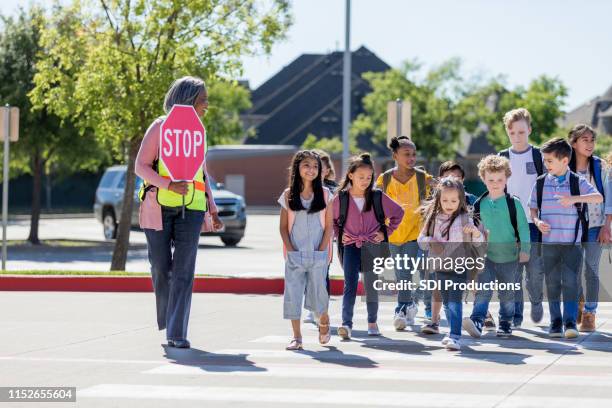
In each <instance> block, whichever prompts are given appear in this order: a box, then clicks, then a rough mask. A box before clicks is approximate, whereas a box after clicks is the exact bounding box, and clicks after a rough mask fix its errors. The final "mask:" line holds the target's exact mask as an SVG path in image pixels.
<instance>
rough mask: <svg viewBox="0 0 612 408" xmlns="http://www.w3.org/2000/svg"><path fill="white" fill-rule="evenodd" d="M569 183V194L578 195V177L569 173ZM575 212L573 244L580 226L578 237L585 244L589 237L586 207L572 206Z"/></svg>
mask: <svg viewBox="0 0 612 408" xmlns="http://www.w3.org/2000/svg"><path fill="white" fill-rule="evenodd" d="M569 183H570V194H571V195H572V196H579V195H580V176H578V175H577V174H576V173H574V172H573V171H570V172H569ZM574 206H575V207H576V212H578V219H577V220H576V227H575V228H574V242H576V239H578V230H579V229H580V226H582V236H581V237H580V241H581V242H586V241H587V240H588V236H589V221H588V220H587V216H586V214H587V212H586V209H587V206H586V205H585V204H583V203H576V204H574Z"/></svg>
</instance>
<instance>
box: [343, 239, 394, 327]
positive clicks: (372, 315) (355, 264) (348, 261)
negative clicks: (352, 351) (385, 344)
mask: <svg viewBox="0 0 612 408" xmlns="http://www.w3.org/2000/svg"><path fill="white" fill-rule="evenodd" d="M383 245H384V244H383ZM342 268H343V269H344V291H343V293H342V325H343V326H347V327H350V328H353V312H354V309H355V298H356V297H357V286H358V285H359V272H360V271H361V248H357V246H355V245H347V246H345V247H344V254H343V258H342ZM373 276H374V274H373V273H372V272H371V271H370V272H368V271H364V285H367V284H368V283H369V282H367V281H368V280H369V279H370V278H372V277H373ZM369 293H371V292H369ZM374 293H375V292H374ZM366 307H367V309H368V323H376V320H377V317H378V299H376V300H375V301H374V300H370V299H366Z"/></svg>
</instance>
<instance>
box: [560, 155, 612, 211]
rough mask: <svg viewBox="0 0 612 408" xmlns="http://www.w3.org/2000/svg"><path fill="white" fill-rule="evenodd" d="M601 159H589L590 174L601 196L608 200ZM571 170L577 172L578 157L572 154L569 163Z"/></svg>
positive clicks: (594, 157)
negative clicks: (602, 175)
mask: <svg viewBox="0 0 612 408" xmlns="http://www.w3.org/2000/svg"><path fill="white" fill-rule="evenodd" d="M601 167H602V164H601V159H600V158H599V157H597V156H591V157H590V158H589V173H591V175H592V176H593V180H594V181H595V187H596V188H597V191H599V194H601V195H602V196H603V198H604V200H605V199H606V196H605V189H604V185H603V180H602V179H601ZM569 168H570V170H571V171H573V172H576V156H575V155H574V154H572V159H571V160H570V163H569Z"/></svg>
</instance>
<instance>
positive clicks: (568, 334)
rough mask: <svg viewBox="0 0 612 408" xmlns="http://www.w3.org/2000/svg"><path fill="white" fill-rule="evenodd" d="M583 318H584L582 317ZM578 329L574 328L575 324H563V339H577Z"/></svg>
mask: <svg viewBox="0 0 612 408" xmlns="http://www.w3.org/2000/svg"><path fill="white" fill-rule="evenodd" d="M583 317H584V316H583ZM578 335H579V333H578V328H577V327H576V323H574V322H567V323H565V338H566V339H575V338H576V337H578Z"/></svg>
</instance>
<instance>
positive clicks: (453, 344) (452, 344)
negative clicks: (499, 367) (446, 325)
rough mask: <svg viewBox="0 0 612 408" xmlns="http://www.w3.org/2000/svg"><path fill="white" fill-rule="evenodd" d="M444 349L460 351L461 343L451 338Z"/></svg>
mask: <svg viewBox="0 0 612 408" xmlns="http://www.w3.org/2000/svg"><path fill="white" fill-rule="evenodd" d="M444 347H446V349H447V350H450V351H459V350H461V342H460V341H459V340H455V339H453V338H450V337H449V338H448V341H447V342H446V344H445V345H444Z"/></svg>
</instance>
